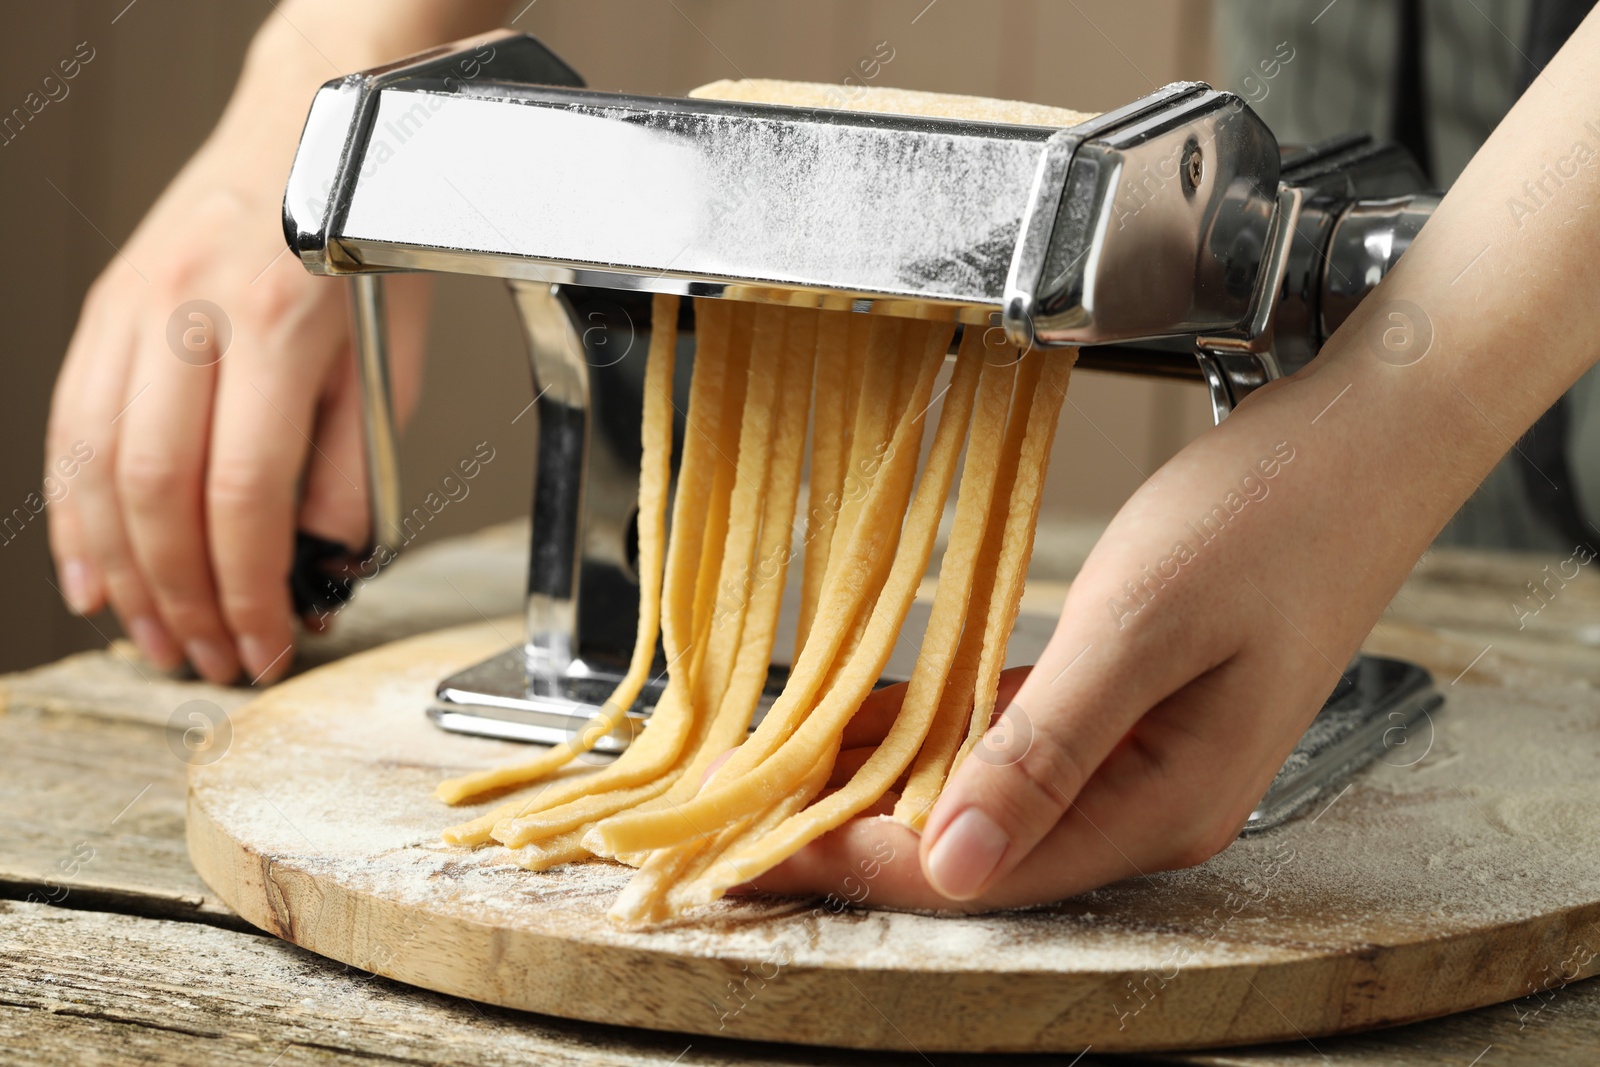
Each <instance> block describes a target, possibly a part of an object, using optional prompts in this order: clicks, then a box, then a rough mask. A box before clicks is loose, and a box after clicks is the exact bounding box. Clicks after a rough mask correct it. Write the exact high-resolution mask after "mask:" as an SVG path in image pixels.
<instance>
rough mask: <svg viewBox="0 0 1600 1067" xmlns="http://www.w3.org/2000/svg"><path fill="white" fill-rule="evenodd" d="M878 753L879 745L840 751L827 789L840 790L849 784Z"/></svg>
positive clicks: (834, 762) (829, 775) (830, 773)
mask: <svg viewBox="0 0 1600 1067" xmlns="http://www.w3.org/2000/svg"><path fill="white" fill-rule="evenodd" d="M876 751H878V746H877V745H864V746H862V747H861V748H845V749H840V750H839V755H838V758H836V759H835V760H834V761H833V770H832V771H830V772H829V773H828V785H827V788H829V789H838V788H840V787H842V786H844V785H846V784H848V783H849V781H850V779H851V778H853V777H855V773H856V772H857V771H859V770H860V769H861V765H862V764H863V763H865V762H867V760H869V759H871V758H872V754H873V753H874V752H876Z"/></svg>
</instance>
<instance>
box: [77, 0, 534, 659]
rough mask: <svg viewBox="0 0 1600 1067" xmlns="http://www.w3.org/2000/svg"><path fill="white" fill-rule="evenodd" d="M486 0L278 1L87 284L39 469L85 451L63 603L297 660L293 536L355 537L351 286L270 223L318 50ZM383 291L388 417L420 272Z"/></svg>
mask: <svg viewBox="0 0 1600 1067" xmlns="http://www.w3.org/2000/svg"><path fill="white" fill-rule="evenodd" d="M503 6H504V5H503V4H500V3H495V2H492V0H473V2H472V3H467V4H461V5H437V4H432V3H428V2H427V0H397V2H392V3H387V4H384V3H379V2H376V0H356V2H353V3H349V4H342V5H326V4H321V3H311V2H307V0H298V2H293V0H291V2H289V3H286V4H284V5H283V6H282V9H280V10H277V11H275V13H274V15H273V16H271V17H270V18H269V20H268V22H267V24H266V25H265V26H264V27H263V28H262V30H261V32H260V33H259V34H258V35H257V38H256V40H255V42H254V43H253V44H252V46H251V53H250V57H249V59H248V61H247V64H246V67H245V72H244V74H243V76H242V77H241V79H240V83H239V88H238V90H237V91H236V92H235V94H234V97H233V99H232V100H231V102H230V104H229V106H228V109H227V111H226V112H225V113H224V116H223V118H222V121H221V122H220V123H219V124H218V126H217V129H216V130H215V131H214V132H213V134H212V135H211V137H210V139H209V140H208V141H207V142H206V144H205V145H204V146H203V147H202V148H201V150H200V151H199V152H198V153H197V154H196V155H195V157H194V158H193V159H191V160H190V161H189V163H188V164H187V165H186V166H185V167H184V169H183V170H182V171H181V172H180V173H179V175H178V176H177V178H176V179H174V181H173V183H172V184H171V186H169V187H168V189H167V190H166V192H165V193H164V194H163V195H162V197H161V199H160V200H159V201H158V202H157V203H156V205H155V206H154V207H153V208H152V209H151V211H150V213H149V215H147V216H146V217H145V219H144V220H143V222H141V224H140V225H139V228H138V229H137V230H136V231H135V233H134V234H133V236H132V237H131V238H130V239H129V240H128V241H127V242H126V244H124V245H123V246H122V247H121V248H120V249H119V250H118V252H117V254H116V255H115V256H114V257H113V258H112V260H111V263H110V265H109V266H108V267H107V268H106V269H105V271H104V272H103V273H102V274H101V276H100V277H99V278H98V279H97V280H96V281H95V283H94V285H93V286H92V287H91V289H90V291H89V294H88V297H87V299H86V300H85V301H84V305H83V311H82V315H81V317H80V319H79V322H78V326H77V329H76V331H75V332H74V334H73V337H72V341H71V344H70V346H69V348H68V352H67V358H66V362H65V363H64V365H63V367H62V370H61V374H60V377H59V378H58V379H57V382H56V389H55V395H54V398H53V400H52V404H51V412H50V425H49V431H48V437H47V442H46V463H47V470H48V469H49V467H51V466H54V465H55V464H56V462H57V461H58V460H60V459H61V458H62V457H75V458H77V459H79V460H80V461H82V459H83V457H84V456H85V455H87V456H89V458H88V460H87V462H80V466H79V473H78V476H77V477H76V478H75V479H74V482H73V485H72V492H71V493H69V494H68V495H67V496H65V497H63V498H61V499H59V500H58V501H57V502H56V503H55V504H54V505H53V506H52V507H51V508H50V544H51V552H52V554H53V555H54V557H55V562H56V569H57V573H58V575H59V581H60V588H61V591H62V594H63V596H64V597H65V598H66V600H67V602H68V603H69V605H70V606H71V607H72V608H73V609H74V610H76V611H78V612H80V613H82V614H85V615H88V614H93V613H95V612H97V611H99V610H101V608H103V607H105V606H106V605H108V604H109V605H110V606H111V607H112V608H113V609H114V610H115V611H116V613H117V615H118V616H119V617H120V619H121V620H122V624H123V627H124V629H125V630H126V631H127V633H128V635H129V636H130V637H131V638H132V639H133V640H134V641H135V643H136V644H137V645H138V646H139V649H140V651H141V652H142V653H143V654H144V656H145V657H146V658H147V659H149V660H150V661H151V662H152V663H153V664H155V665H156V666H158V667H161V668H164V669H170V668H173V667H176V666H178V665H179V664H181V663H182V662H183V661H184V660H188V661H189V662H190V663H191V664H192V665H193V666H194V668H195V669H196V670H197V671H198V672H199V673H200V674H201V675H202V676H203V677H205V678H206V679H208V680H210V681H213V682H228V681H232V680H234V679H235V678H236V677H239V675H240V672H241V670H242V671H243V675H244V677H245V678H246V679H248V680H251V681H255V682H265V681H270V680H272V679H274V678H276V677H278V676H279V675H281V674H282V673H283V672H284V671H285V670H286V669H287V668H288V666H289V664H290V661H291V659H292V647H293V641H294V628H293V622H294V620H293V617H292V608H291V603H290V596H289V591H288V586H287V578H288V574H289V569H290V565H291V562H292V551H293V547H294V533H295V530H296V529H297V528H298V529H301V530H304V531H306V532H308V533H312V534H316V535H319V536H321V537H324V538H328V539H330V540H333V541H337V542H340V543H343V544H345V545H348V546H350V547H351V548H352V549H358V548H360V547H361V546H362V545H363V544H364V543H365V542H366V540H367V537H368V531H367V525H368V522H367V517H366V475H365V464H364V458H363V452H362V444H361V423H360V408H359V405H358V395H357V388H356V378H355V373H354V360H353V356H352V353H351V348H350V342H349V338H350V325H349V321H348V312H347V308H346V304H347V301H348V298H349V297H348V288H347V283H345V282H343V281H338V280H334V279H328V278H317V277H313V276H311V275H310V274H308V273H307V272H306V271H305V269H304V268H303V267H302V266H301V265H300V263H298V262H297V261H296V258H295V256H294V255H293V254H292V253H291V252H289V250H288V249H287V248H286V246H285V244H284V238H283V232H282V226H281V222H280V219H281V215H282V207H281V205H282V200H283V188H284V182H285V180H286V178H287V176H288V172H289V166H290V163H291V161H292V159H293V156H294V150H295V146H296V144H297V142H298V139H299V134H300V129H301V126H302V124H303V123H304V121H305V115H306V110H307V108H308V107H309V106H310V103H311V98H312V95H313V94H314V93H315V91H316V89H317V87H318V86H319V85H320V84H321V83H322V82H324V81H326V80H327V79H329V78H333V77H336V76H337V75H338V74H340V73H341V70H340V69H337V68H335V67H334V66H333V65H332V63H333V60H331V59H330V58H328V57H329V56H333V57H336V58H337V60H338V61H339V62H341V63H345V64H348V67H347V68H345V69H359V68H360V67H363V66H372V65H375V64H377V63H379V62H382V61H386V60H389V59H392V58H394V57H396V56H399V55H404V54H406V53H407V52H411V51H416V50H418V49H420V48H422V47H425V46H427V45H432V44H435V43H437V42H439V41H441V40H449V39H451V38H452V37H459V36H462V35H464V34H466V33H470V32H475V31H478V30H482V29H486V28H488V27H489V26H492V25H493V24H494V22H495V21H496V20H497V19H498V18H499V17H500V14H501V9H502V8H503ZM390 284H391V292H390V299H389V307H390V309H391V329H390V337H391V339H392V341H391V360H392V362H393V367H394V374H393V378H392V381H393V388H394V394H395V403H396V407H397V408H398V409H399V411H400V412H401V414H402V415H403V414H404V413H405V412H406V411H407V410H409V408H410V407H411V406H412V404H413V403H414V401H415V398H416V393H417V387H418V384H419V372H420V358H421V349H422V336H423V328H424V324H425V318H426V314H427V310H426V301H425V299H423V298H424V296H425V291H426V290H425V285H426V282H425V281H424V280H423V279H421V278H420V277H413V278H401V279H398V280H396V281H394V282H391V283H390ZM79 442H82V444H81V445H80V444H79ZM75 446H76V447H75ZM90 450H92V452H91V451H90Z"/></svg>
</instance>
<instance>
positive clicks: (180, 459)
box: [116, 312, 239, 684]
mask: <svg viewBox="0 0 1600 1067" xmlns="http://www.w3.org/2000/svg"><path fill="white" fill-rule="evenodd" d="M195 315H196V321H195V322H194V323H193V324H191V325H190V326H188V327H187V328H186V330H185V331H184V334H183V340H184V343H185V347H184V348H183V350H182V351H183V356H182V357H181V358H180V357H179V356H178V355H177V354H176V353H174V352H172V351H168V350H167V348H166V337H165V325H166V324H165V322H160V323H152V324H149V325H148V326H147V329H146V333H147V334H150V333H154V332H155V331H157V330H159V331H162V332H161V333H160V334H157V336H158V337H160V341H159V342H158V343H159V344H160V348H159V349H157V348H156V347H154V346H153V345H151V344H149V343H148V338H147V343H146V344H145V345H144V346H143V347H142V349H141V351H140V353H139V356H138V359H137V360H136V362H135V364H134V366H135V376H136V377H140V378H144V379H146V380H148V381H149V385H148V387H146V388H145V390H144V393H143V394H142V395H141V396H140V398H139V402H138V403H136V404H134V405H133V406H132V407H130V408H129V409H128V411H127V413H126V414H125V415H124V416H123V418H122V424H123V429H122V437H121V442H120V445H119V447H118V450H117V464H116V484H117V495H118V499H119V500H120V501H121V504H122V513H123V518H124V522H125V523H126V528H127V538H128V544H129V547H130V549H131V551H132V553H133V556H134V559H135V560H136V562H137V563H138V565H139V567H140V570H141V572H142V574H143V576H144V579H145V584H146V587H147V588H148V589H149V591H150V594H151V596H152V597H153V598H154V600H155V604H156V608H157V610H158V611H159V612H160V614H161V618H162V621H163V622H164V623H165V624H166V627H167V629H168V631H169V632H170V633H171V634H172V635H173V637H174V638H176V639H177V641H178V642H179V644H180V645H181V646H182V648H183V651H184V654H185V655H186V656H187V657H188V660H189V662H190V664H192V665H193V666H194V668H195V670H196V671H197V672H198V673H199V674H200V675H201V676H202V677H204V678H205V679H206V680H207V681H211V682H216V683H219V684H225V683H227V682H231V681H233V680H234V678H235V677H236V676H237V675H238V673H239V660H238V656H237V655H236V653H235V651H234V642H233V636H232V635H231V634H230V633H229V632H228V629H227V627H226V625H225V623H224V622H223V619H222V613H221V610H220V608H219V606H218V604H217V593H216V587H215V584H214V582H213V581H212V576H211V564H210V559H209V556H208V553H207V551H206V526H205V501H204V481H205V469H206V459H205V457H206V446H207V443H208V437H209V432H210V425H211V404H212V394H213V392H214V390H215V387H216V375H217V371H216V363H215V361H216V360H218V359H221V358H223V355H224V353H223V350H222V349H221V348H220V347H219V345H220V343H221V340H222V338H221V335H220V334H219V333H218V331H217V329H216V324H215V323H213V322H211V321H209V319H203V318H200V315H201V313H198V312H197V313H195Z"/></svg>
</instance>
